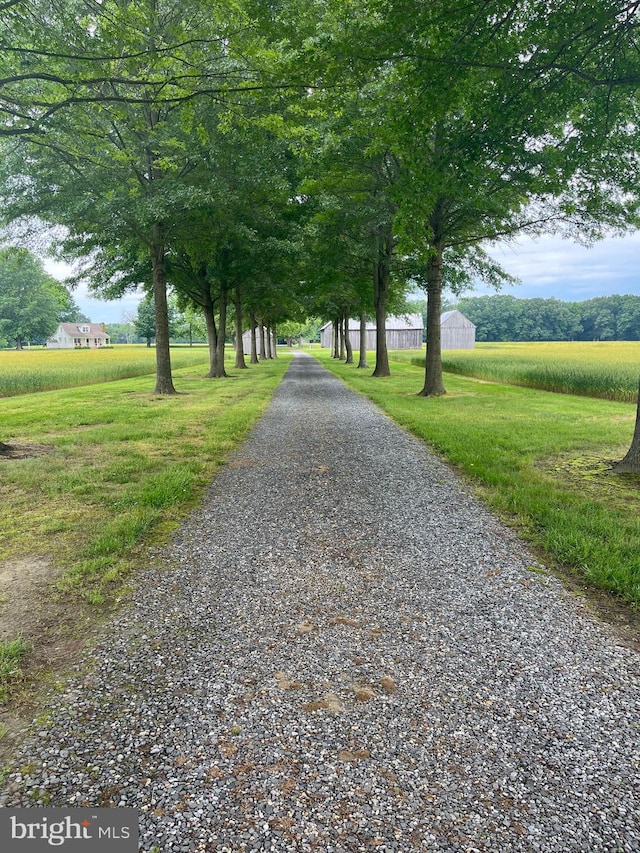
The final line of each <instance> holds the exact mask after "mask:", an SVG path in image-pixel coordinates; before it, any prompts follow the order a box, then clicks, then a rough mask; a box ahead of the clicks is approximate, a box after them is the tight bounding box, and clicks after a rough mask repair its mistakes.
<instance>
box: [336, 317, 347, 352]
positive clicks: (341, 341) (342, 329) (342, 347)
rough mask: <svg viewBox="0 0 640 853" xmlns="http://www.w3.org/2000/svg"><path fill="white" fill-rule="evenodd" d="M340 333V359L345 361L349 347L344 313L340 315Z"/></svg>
mask: <svg viewBox="0 0 640 853" xmlns="http://www.w3.org/2000/svg"><path fill="white" fill-rule="evenodd" d="M338 333H339V336H340V361H344V360H345V359H346V357H347V349H346V345H345V341H344V314H343V315H342V316H341V317H338Z"/></svg>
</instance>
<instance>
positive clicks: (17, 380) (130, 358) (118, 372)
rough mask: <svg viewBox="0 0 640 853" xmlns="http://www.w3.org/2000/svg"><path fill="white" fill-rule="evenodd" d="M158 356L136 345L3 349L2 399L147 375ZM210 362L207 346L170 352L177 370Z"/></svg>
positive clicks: (0, 359)
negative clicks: (66, 348)
mask: <svg viewBox="0 0 640 853" xmlns="http://www.w3.org/2000/svg"><path fill="white" fill-rule="evenodd" d="M155 355H156V354H155V349H153V348H149V347H146V346H144V345H136V344H121V345H119V346H117V347H115V348H107V349H98V350H91V349H77V350H47V349H42V348H38V349H29V350H22V351H21V352H17V351H16V350H0V397H14V396H17V395H19V394H31V393H34V392H36V391H54V390H56V389H59V388H73V387H77V386H79V385H97V384H99V383H101V382H113V381H115V380H117V379H131V378H133V377H134V376H144V375H147V374H151V373H153V372H154V371H155V367H156V365H155ZM208 360H209V351H208V349H207V347H193V348H187V347H178V348H172V350H171V364H172V366H173V367H174V368H175V369H179V368H181V367H188V366H190V365H192V364H207V363H208Z"/></svg>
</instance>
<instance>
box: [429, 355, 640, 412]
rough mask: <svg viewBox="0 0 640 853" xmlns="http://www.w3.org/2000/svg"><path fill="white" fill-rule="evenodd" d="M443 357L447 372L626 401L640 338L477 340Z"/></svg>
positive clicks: (636, 371)
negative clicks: (595, 340) (539, 340)
mask: <svg viewBox="0 0 640 853" xmlns="http://www.w3.org/2000/svg"><path fill="white" fill-rule="evenodd" d="M442 362H443V368H444V370H445V371H446V372H447V373H457V374H459V375H461V376H474V377H476V378H477V379H487V380H493V381H496V382H504V383H508V384H510V385H522V386H524V387H527V388H540V389H541V390H543V391H555V392H557V393H561V394H578V395H580V396H583V397H599V398H601V399H604V400H618V401H619V402H623V403H629V402H634V401H635V400H636V399H637V395H638V379H639V377H640V341H601V342H585V343H583V342H557V343H554V342H552V343H480V344H476V348H475V349H474V350H453V351H445V352H444V353H443V354H442ZM421 363H422V364H423V365H424V357H422V361H421ZM445 384H446V383H445Z"/></svg>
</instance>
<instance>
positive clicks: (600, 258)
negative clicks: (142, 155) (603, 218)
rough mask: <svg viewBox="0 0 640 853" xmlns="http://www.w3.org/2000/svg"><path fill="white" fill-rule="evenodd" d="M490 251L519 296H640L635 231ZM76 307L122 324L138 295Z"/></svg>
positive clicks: (51, 265) (82, 293)
mask: <svg viewBox="0 0 640 853" xmlns="http://www.w3.org/2000/svg"><path fill="white" fill-rule="evenodd" d="M490 251H491V254H492V255H493V256H494V257H495V258H496V260H498V261H499V262H500V263H501V264H502V266H503V267H504V268H505V269H506V270H507V272H509V273H511V274H512V275H515V276H517V277H518V278H519V279H520V281H521V284H518V285H515V286H514V287H509V288H506V289H505V290H504V291H503V292H505V293H511V294H513V295H514V296H517V297H520V298H522V299H525V298H526V299H529V298H533V297H536V296H539V297H542V298H543V299H549V298H551V297H555V298H556V299H564V300H567V301H572V302H579V301H582V300H584V299H592V298H593V297H595V296H608V295H610V294H612V293H620V294H624V293H632V294H635V295H640V233H636V234H633V235H631V236H628V237H624V238H607V239H606V240H602V241H601V242H599V243H596V244H595V245H594V246H592V247H591V248H588V249H587V248H584V247H583V246H579V245H577V244H575V243H572V242H571V241H569V240H561V239H560V238H558V237H540V238H539V239H537V240H531V239H529V238H521V239H520V240H519V241H518V243H517V244H515V245H513V246H506V247H504V248H500V247H494V248H492V249H491V250H490ZM45 265H46V267H47V270H48V271H49V272H50V273H51V274H52V275H54V276H56V277H57V278H60V279H63V278H64V277H65V275H67V274H68V273H67V270H68V268H67V267H65V266H64V265H63V264H57V263H55V262H53V261H46V264H45ZM485 293H493V291H491V290H489V289H487V288H483V287H478V288H477V290H475V291H473V292H471V291H470V292H468V293H465V296H480V295H482V294H485ZM74 298H75V300H76V302H77V303H78V305H79V307H80V310H81V311H82V312H83V314H86V315H87V316H88V317H89V318H90V319H91V320H92V321H93V322H96V323H99V322H103V323H122V322H124V321H125V319H124V318H125V317H126V315H127V314H135V312H136V311H137V307H138V302H139V301H140V298H141V294H128V295H127V296H125V297H124V298H123V299H120V300H118V301H116V302H104V301H102V300H98V299H93V298H91V297H90V296H89V294H88V293H87V291H86V289H85V288H83V287H80V288H79V289H78V290H76V291H75V293H74Z"/></svg>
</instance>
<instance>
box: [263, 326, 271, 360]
mask: <svg viewBox="0 0 640 853" xmlns="http://www.w3.org/2000/svg"><path fill="white" fill-rule="evenodd" d="M264 337H265V342H266V344H267V358H268V359H269V361H271V359H272V358H273V353H272V352H271V326H269V325H268V324H267V328H266V330H265V333H264Z"/></svg>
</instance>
